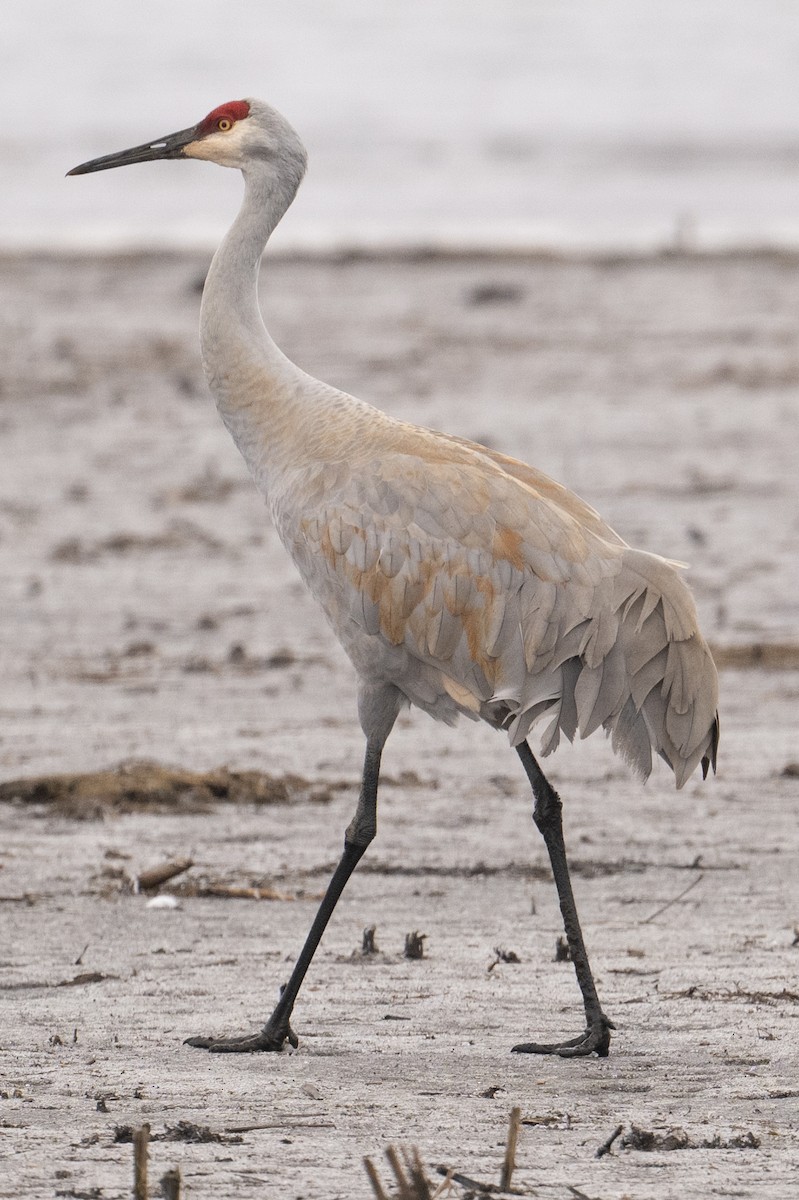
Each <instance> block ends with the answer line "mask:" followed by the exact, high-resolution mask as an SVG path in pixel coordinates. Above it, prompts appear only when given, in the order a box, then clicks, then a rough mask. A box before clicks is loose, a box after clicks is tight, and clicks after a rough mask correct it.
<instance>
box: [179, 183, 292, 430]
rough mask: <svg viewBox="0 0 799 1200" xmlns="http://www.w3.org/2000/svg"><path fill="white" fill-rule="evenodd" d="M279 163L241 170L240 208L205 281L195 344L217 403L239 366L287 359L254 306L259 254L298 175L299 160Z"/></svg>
mask: <svg viewBox="0 0 799 1200" xmlns="http://www.w3.org/2000/svg"><path fill="white" fill-rule="evenodd" d="M283 166H284V164H283V163H278V164H275V163H274V162H269V161H256V162H254V163H253V164H252V166H251V167H249V168H248V169H247V170H246V171H244V172H243V174H244V200H243V202H242V205H241V209H240V210H239V213H238V216H237V217H236V219H235V221H234V222H233V225H232V226H231V228H230V230H229V231H228V233H227V235H226V237H225V239H224V241H223V242H222V244H221V246H220V247H219V249H218V250H217V252H216V254H215V255H214V258H213V261H212V263H211V268H210V270H209V272H208V278H207V279H206V282H205V288H204V290H203V299H202V308H201V311H200V344H201V348H202V358H203V366H204V368H205V373H206V376H207V378H208V382H209V385H210V387H211V391H212V392H213V393H214V396H215V397H216V399H217V402H218V403H219V404H220V406H221V405H222V404H223V403H224V401H225V399H226V397H227V395H229V388H230V386H231V385H234V384H235V379H236V376H237V375H238V374H239V372H240V371H241V370H242V369H243V370H245V371H247V370H248V368H249V369H251V368H252V367H253V366H256V365H257V364H259V363H260V364H262V365H263V366H267V365H268V364H269V363H274V364H275V365H277V363H278V362H281V365H282V366H283V367H285V364H286V363H288V360H287V359H286V358H285V356H284V355H283V354H282V353H281V352H280V350H278V348H277V346H276V345H275V344H274V342H273V341H272V339H271V338H270V336H269V334H268V333H267V331H266V328H265V326H264V323H263V319H262V317H261V311H260V308H259V306H258V271H259V268H260V265H261V255H262V254H263V251H264V247H265V246H266V243H267V241H268V239H269V237H270V235H271V233H272V231H273V230H274V229H275V227H276V225H277V224H278V222H279V221H280V219H281V217H282V216H283V214H284V213H285V211H286V209H287V208H288V207H289V205H290V204H291V202H292V200H293V199H294V196H295V194H296V191H297V188H298V187H299V184H300V180H301V178H302V170H301V167H299V165H298V167H299V169H296V170H294V171H287V170H279V169H278V168H279V167H283ZM220 393H222V394H220Z"/></svg>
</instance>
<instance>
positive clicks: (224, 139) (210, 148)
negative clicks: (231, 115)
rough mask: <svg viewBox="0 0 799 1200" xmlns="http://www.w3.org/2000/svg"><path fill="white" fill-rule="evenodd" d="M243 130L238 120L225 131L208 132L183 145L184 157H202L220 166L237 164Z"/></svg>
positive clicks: (239, 156)
mask: <svg viewBox="0 0 799 1200" xmlns="http://www.w3.org/2000/svg"><path fill="white" fill-rule="evenodd" d="M243 132H244V131H243V130H242V129H241V125H240V123H239V122H237V123H236V125H234V127H233V128H232V129H231V130H230V131H229V132H227V133H222V132H219V133H209V134H208V136H207V137H204V138H198V139H197V141H196V142H189V144H188V145H187V146H185V147H184V149H183V153H184V155H185V156H186V158H204V159H206V161H208V162H215V163H220V164H221V165H222V166H239V165H240V159H241V142H242V135H243Z"/></svg>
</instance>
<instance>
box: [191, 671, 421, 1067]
mask: <svg viewBox="0 0 799 1200" xmlns="http://www.w3.org/2000/svg"><path fill="white" fill-rule="evenodd" d="M359 707H360V712H361V724H362V725H363V728H364V731H365V733H366V757H365V759H364V765H363V777H362V781H361V792H360V796H359V798H358V807H357V808H356V810H355V816H354V817H353V818H352V820H351V821H350V823H349V825H348V826H347V830H346V833H345V835H344V853H343V854H342V856H341V859H340V861H339V864H338V866H337V867H336V869H335V871H334V872H333V878H332V879H331V880H330V883H329V884H328V886H327V891H326V892H325V894H324V897H323V899H322V903H321V904H320V905H319V909H318V911H317V914H316V918H315V919H314V923H313V925H312V926H311V928H310V930H309V931H308V936H307V937H306V939H305V944H304V946H303V948H302V950H301V951H300V956H299V958H298V959H297V961H296V963H295V964H294V970H293V971H292V973H291V977H290V979H289V981H288V983H287V984H286V986H285V987H284V988H283V989H282V991H281V993H280V999H279V1000H278V1002H277V1004H276V1005H275V1009H274V1012H273V1013H272V1015H271V1016H270V1018H269V1020H268V1021H267V1022H266V1024H265V1025H264V1027H263V1029H262V1030H260V1032H259V1033H255V1034H248V1035H245V1036H243V1037H232V1038H215V1037H192V1038H186V1041H185V1045H187V1046H197V1047H199V1048H200V1049H201V1050H210V1051H211V1052H212V1053H213V1054H252V1053H253V1052H255V1051H258V1050H282V1049H283V1046H284V1045H285V1044H286V1042H289V1043H290V1044H291V1045H292V1046H295V1047H296V1046H297V1045H298V1044H299V1040H298V1038H297V1035H296V1033H295V1032H294V1030H293V1029H292V1028H291V1025H290V1024H289V1021H290V1018H291V1012H292V1009H293V1008H294V1002H295V1000H296V999H297V995H298V994H299V990H300V987H301V986H302V981H303V980H304V979H305V974H306V972H307V970H308V968H309V966H310V965H311V959H312V958H313V956H314V953H315V952H316V948H317V946H318V945H319V943H320V941H321V940H322V934H323V933H324V931H325V929H326V927H327V923H328V921H329V920H330V918H331V916H332V915H333V909H334V908H335V907H336V904H337V902H338V899H339V896H340V895H341V893H342V892H343V891H344V888H345V886H346V883H347V880H348V879H349V877H350V875H351V874H352V872H353V871H354V870H355V868H356V866H357V865H358V863H359V862H360V860H361V858H362V857H363V855H364V852H365V851H366V848H367V846H368V845H369V843H370V842H371V841H372V839H373V838H374V836H375V833H376V832H377V784H378V780H379V778H380V758H381V755H382V753H383V746H384V745H385V742H386V738H387V737H388V735H389V733H390V732H391V728H392V726H393V724H394V721H395V720H396V717H397V713H398V712H399V709H400V697H399V693H397V692H396V691H395V689H393V688H391V689H389V688H380V689H377V688H376V689H373V690H367V689H362V691H361V696H360V698H359Z"/></svg>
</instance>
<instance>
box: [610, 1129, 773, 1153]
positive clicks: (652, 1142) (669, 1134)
mask: <svg viewBox="0 0 799 1200" xmlns="http://www.w3.org/2000/svg"><path fill="white" fill-rule="evenodd" d="M619 1147H620V1148H621V1149H624V1150H643V1151H647V1152H650V1153H651V1152H653V1151H664V1150H758V1149H759V1148H760V1138H759V1137H757V1136H756V1135H755V1134H754V1133H752V1132H751V1130H746V1131H745V1132H744V1133H737V1134H732V1135H731V1136H730V1137H722V1136H721V1135H720V1134H718V1133H717V1134H714V1135H713V1137H709V1138H708V1137H705V1138H698V1139H697V1138H693V1137H691V1135H690V1134H689V1133H687V1132H686V1131H685V1130H684V1129H681V1128H679V1127H676V1128H673V1129H660V1130H658V1129H641V1128H639V1126H638V1125H631V1126H630V1129H629V1132H628V1133H624V1134H622V1136H621V1138H620V1139H619Z"/></svg>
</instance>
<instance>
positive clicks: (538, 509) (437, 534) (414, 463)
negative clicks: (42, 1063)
mask: <svg viewBox="0 0 799 1200" xmlns="http://www.w3.org/2000/svg"><path fill="white" fill-rule="evenodd" d="M165 158H200V159H208V160H209V161H211V162H215V163H219V164H220V165H222V166H226V167H235V168H238V169H239V170H240V171H241V172H242V174H243V176H244V183H245V192H244V201H243V204H242V207H241V210H240V212H239V214H238V216H237V218H236V220H235V221H234V223H233V225H232V227H231V229H230V231H229V232H228V234H227V236H226V237H225V239H224V241H223V242H222V244H221V246H220V247H219V249H218V250H217V252H216V255H215V256H214V259H213V262H212V264H211V268H210V271H209V274H208V279H207V281H206V284H205V290H204V293H203V299H202V309H201V318H200V337H201V347H202V360H203V366H204V368H205V373H206V376H207V378H208V383H209V386H210V389H211V392H212V393H213V395H214V397H215V399H216V403H217V406H218V409H219V412H220V415H221V417H222V420H223V421H224V422H225V424H226V425H227V427H228V429H229V430H230V433H231V434H232V436H233V440H234V441H235V443H236V445H237V446H238V448H239V450H240V451H241V453H242V455H243V456H244V459H245V461H246V463H247V466H248V467H249V470H250V472H251V474H252V476H253V478H254V480H255V483H256V485H257V486H258V487H259V489H260V490H261V491H262V492H263V494H264V495H265V497H266V499H267V501H268V505H269V510H270V513H271V516H272V519H273V521H274V523H275V527H276V529H277V531H278V533H279V535H280V538H281V539H282V541H283V544H284V546H285V547H286V549H287V550H288V552H289V553H290V554H291V556H292V558H293V559H294V561H295V563H296V564H297V567H298V569H299V571H300V574H301V576H302V578H303V579H304V581H305V583H306V584H307V585H308V587H309V589H310V591H311V593H312V594H313V596H314V597H315V598H316V600H317V601H318V602H319V604H320V605H321V607H322V609H323V610H324V612H325V615H326V616H327V619H328V621H329V622H330V624H331V626H332V628H333V630H334V632H335V633H336V635H337V637H338V638H339V640H340V641H341V643H342V645H343V647H344V649H345V651H346V652H347V654H348V655H349V657H350V659H351V660H352V663H353V665H354V667H355V670H356V672H357V675H358V682H359V693H358V711H359V716H360V721H361V725H362V727H363V731H364V734H365V736H366V755H365V760H364V767H363V776H362V783H361V790H360V796H359V799H358V804H357V808H356V811H355V815H354V817H353V819H352V821H351V822H350V824H349V825H348V826H347V830H346V833H345V839H344V851H343V854H342V857H341V860H340V862H339V864H338V866H337V868H336V870H335V873H334V874H333V877H332V879H331V881H330V884H329V886H328V890H327V892H326V894H325V897H324V899H323V900H322V903H321V905H320V907H319V910H318V913H317V915H316V919H315V920H314V922H313V925H312V927H311V930H310V932H309V934H308V937H307V939H306V941H305V944H304V946H303V948H302V951H301V953H300V956H299V958H298V960H297V963H296V965H295V967H294V970H293V972H292V975H291V977H290V979H289V982H288V984H287V985H286V987H285V988H284V989H283V991H282V993H281V996H280V999H279V1001H278V1003H277V1006H276V1008H275V1009H274V1011H273V1013H272V1015H271V1016H270V1017H269V1019H268V1021H267V1022H266V1024H265V1026H264V1027H263V1029H262V1030H261V1031H260V1032H258V1033H256V1034H253V1035H245V1036H242V1037H236V1038H217V1037H193V1038H189V1039H187V1040H188V1042H189V1044H190V1045H193V1046H200V1047H203V1048H205V1049H208V1050H211V1051H214V1052H249V1051H258V1050H280V1049H282V1048H283V1046H284V1045H285V1043H286V1042H287V1041H288V1042H289V1043H291V1045H293V1046H296V1045H297V1037H296V1034H295V1033H294V1031H293V1029H292V1028H291V1025H290V1017H291V1014H292V1010H293V1007H294V1003H295V1000H296V998H297V994H298V992H299V990H300V986H301V984H302V981H303V979H304V977H305V974H306V971H307V969H308V966H309V965H310V962H311V959H312V958H313V955H314V952H315V950H316V947H317V945H318V944H319V941H320V939H321V937H322V934H323V932H324V929H325V927H326V925H327V923H328V921H329V919H330V916H331V914H332V912H333V909H334V908H335V905H336V902H337V900H338V898H339V896H340V895H341V893H342V891H343V889H344V886H345V884H346V882H347V880H348V879H349V877H350V875H351V874H352V871H353V870H354V868H355V866H356V864H357V863H358V862H359V860H360V859H361V857H362V855H363V853H364V851H365V850H366V848H367V846H368V845H369V843H370V842H371V841H372V839H373V838H374V836H375V832H376V815H377V787H378V777H379V773H380V759H381V754H382V751H383V747H384V744H385V741H386V738H387V737H388V735H389V733H390V731H391V728H392V726H393V725H394V722H395V720H396V717H397V714H398V713H399V712H400V710H401V709H402V708H403V707H404V706H407V705H415V706H416V707H418V708H421V709H423V710H424V711H425V712H427V713H429V714H430V715H431V716H432V717H435V718H436V719H437V720H439V721H444V722H446V723H448V724H454V723H455V721H456V719H457V718H458V717H459V716H461V715H464V716H467V717H471V718H473V719H478V718H479V719H482V720H484V721H487V722H488V723H489V724H490V725H492V726H493V727H495V728H497V729H502V730H505V731H506V732H507V734H508V737H509V740H510V744H511V746H513V747H514V748H515V749H516V751H517V752H518V754H519V757H520V759H521V762H522V766H523V767H524V770H525V772H526V774H527V776H528V778H529V781H530V784H531V786H532V791H533V795H534V799H535V804H534V809H533V817H534V820H535V823H536V825H537V826H538V828H539V830H540V831H541V833H542V835H543V837H544V841H545V843H546V847H547V850H548V852H549V857H550V861H551V864H552V870H553V874H554V877H555V884H556V886H557V891H558V898H559V901H560V907H561V911H562V915H563V922H564V926H565V930H566V936H567V940H568V945H569V949H570V951H571V958H572V961H573V963H574V967H575V971H576V975H577V980H578V983H579V986H580V989H581V991H582V997H583V1003H584V1006H585V1015H586V1028H585V1031H584V1032H583V1033H581V1034H580V1035H579V1036H578V1037H576V1038H572V1039H570V1040H565V1041H562V1042H557V1043H553V1044H541V1043H538V1042H527V1043H522V1044H520V1045H517V1046H514V1047H513V1049H514V1050H515V1051H519V1052H524V1053H532V1054H558V1055H561V1056H564V1057H572V1056H577V1055H588V1054H591V1053H596V1054H598V1055H600V1056H605V1055H607V1053H608V1048H609V1045H610V1030H611V1029H612V1028H613V1024H612V1022H611V1021H610V1020H609V1019H608V1017H607V1016H606V1015H605V1013H604V1012H603V1011H602V1007H601V1005H600V1002H599V998H598V996H597V991H596V988H595V985H594V980H593V976H592V974H591V968H590V966H589V963H588V956H587V954H586V949H585V945H584V941H583V936H582V933H581V930H580V923H579V920H578V916H577V909H576V906H575V902H574V897H573V894H572V889H571V883H570V880H569V870H568V865H567V860H566V850H565V846H564V840H563V830H562V822H561V807H562V806H561V800H560V797H559V796H558V794H557V792H556V791H555V790H554V788H553V787H552V786H551V785H550V783H549V782H548V780H547V779H546V777H545V775H544V774H543V772H542V770H541V768H540V766H539V765H538V762H537V761H536V759H535V757H534V756H533V753H532V751H531V750H530V747H529V746H528V743H527V740H526V739H527V735H528V733H529V732H530V729H531V727H532V726H533V725H534V724H535V723H537V722H538V721H539V719H540V718H543V717H545V716H546V717H548V718H549V723H548V725H547V728H546V731H545V733H544V735H543V744H542V750H543V753H544V754H545V755H546V754H549V753H550V752H551V751H553V750H554V749H555V748H556V746H557V744H558V740H559V737H560V735H561V734H565V736H566V737H567V738H568V739H569V740H571V739H572V738H573V737H574V735H575V733H577V732H578V731H579V733H580V735H581V736H582V737H587V736H588V734H590V733H593V732H594V731H595V730H596V729H598V728H599V727H600V726H601V727H602V728H604V729H605V730H606V732H607V733H608V734H609V735H610V737H611V740H612V744H613V747H614V749H615V750H617V751H618V752H619V753H620V754H621V755H622V757H623V758H625V759H626V760H627V762H628V763H629V764H630V765H631V766H632V768H633V769H634V770H635V771H636V772H637V773H638V774H639V775H640V776H641V777H643V778H646V776H647V775H648V774H649V772H650V770H651V767H652V751H653V750H654V751H655V752H656V753H657V754H659V755H660V756H661V757H662V758H663V759H665V761H666V762H667V763H668V764H669V766H670V767H671V768H672V770H673V772H674V775H675V779H676V784H677V787H678V788H679V787H681V786H682V785H683V784H684V783H685V780H686V779H687V778H688V776H689V775H690V774H691V773H692V772H693V771H694V769H695V768H696V767H697V766H698V765H700V764H701V766H702V771H703V775H705V776H706V775H707V772H708V768H709V767H710V766H711V765H712V766H713V767H714V769H715V763H716V748H717V744H718V730H719V726H718V717H717V711H716V709H717V692H718V681H717V676H716V671H715V668H714V665H713V661H712V658H711V655H710V652H709V650H708V647H707V645H706V643H705V641H704V639H703V638H702V635H701V633H700V631H699V628H698V623H697V615H696V609H695V607H694V603H693V600H692V598H691V595H690V593H689V591H688V589H687V587H686V586H685V584H684V583H683V581H682V579H681V577H680V575H679V574H678V572H677V570H676V569H675V568H676V567H677V565H678V564H674V563H671V562H669V561H668V560H666V559H664V558H660V557H657V556H656V555H653V554H649V553H645V552H643V551H640V550H635V549H632V548H631V547H630V546H628V545H627V544H626V543H625V542H624V541H623V540H622V539H621V538H620V537H619V536H618V534H616V533H615V532H614V531H613V530H612V529H611V528H610V526H608V525H607V524H605V522H604V521H603V520H602V519H601V517H600V516H599V515H598V514H597V513H596V512H595V511H594V510H593V509H592V508H590V507H589V506H588V505H587V504H585V503H584V502H583V501H582V500H580V499H579V498H578V497H577V496H575V495H574V494H573V493H571V492H569V491H568V490H567V489H566V488H564V487H562V486H561V485H560V484H558V483H555V482H554V481H553V480H551V479H549V478H547V477H546V476H545V475H543V474H541V473H540V472H539V471H536V470H535V469H534V468H532V467H528V466H526V465H525V464H524V463H521V462H517V461H516V460H515V459H512V458H508V457H506V456H505V455H504V454H500V453H498V452H497V451H495V450H491V449H489V448H487V447H485V446H480V445H477V444H476V443H473V442H469V441H466V440H465V439H463V438H458V437H452V436H448V435H447V434H443V433H436V432H433V431H431V430H429V429H423V428H419V427H417V426H414V425H410V424H406V423H404V422H402V421H398V420H394V419H392V418H391V417H388V416H387V415H386V414H385V413H382V412H380V411H379V410H378V409H375V408H372V407H371V406H370V405H368V404H365V403H363V402H361V401H360V400H356V399H354V398H353V397H351V396H348V395H346V394H344V393H342V392H340V391H338V390H337V389H335V388H333V387H329V386H328V385H327V384H324V383H320V382H319V381H318V380H316V379H313V378H311V377H310V376H309V375H306V374H305V372H304V371H302V370H300V369H299V367H297V366H295V365H294V363H292V362H291V361H290V360H289V359H288V358H286V356H285V355H284V354H282V353H281V351H280V350H279V349H278V347H277V346H276V345H275V343H274V342H273V341H272V339H271V338H270V336H269V334H268V333H267V331H266V329H265V327H264V324H263V321H262V318H261V313H260V309H259V307H258V299H257V280H258V272H259V267H260V262H261V255H262V252H263V250H264V247H265V245H266V242H267V240H268V238H269V236H270V234H271V233H272V231H273V230H274V228H275V226H276V225H277V223H278V221H280V219H281V217H282V216H283V215H284V213H285V212H286V209H287V208H288V207H289V205H290V204H291V202H292V200H293V199H294V196H295V193H296V191H297V188H298V187H299V184H300V181H301V180H302V177H303V174H304V172H305V166H306V154H305V150H304V148H303V145H302V143H301V142H300V139H299V138H298V136H297V134H296V133H295V132H294V130H293V129H292V128H291V126H290V125H289V124H288V122H287V121H286V120H285V119H284V118H283V117H282V116H281V115H280V114H279V113H277V112H275V110H274V109H272V108H270V107H269V106H268V105H266V104H264V103H262V102H261V101H259V100H238V101H233V102H231V103H228V104H223V105H221V106H220V107H219V108H215V109H214V110H213V111H212V112H210V113H209V114H208V116H207V117H205V118H204V119H203V120H202V121H200V122H199V124H197V125H194V126H192V127H191V128H190V129H184V130H182V131H181V132H179V133H174V134H170V135H169V136H167V137H163V138H160V139H159V140H158V141H154V142H147V143H145V144H144V145H142V146H136V147H134V148H133V149H131V150H125V151H122V152H121V153H118V154H111V155H107V156H105V157H103V158H97V159H93V160H92V161H91V162H86V163H83V164H81V165H80V166H78V167H75V168H74V170H73V171H71V172H70V174H71V175H79V174H84V173H87V172H90V171H102V170H106V169H108V168H111V167H121V166H125V165H126V164H128V163H136V162H145V161H147V160H151V159H165Z"/></svg>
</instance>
